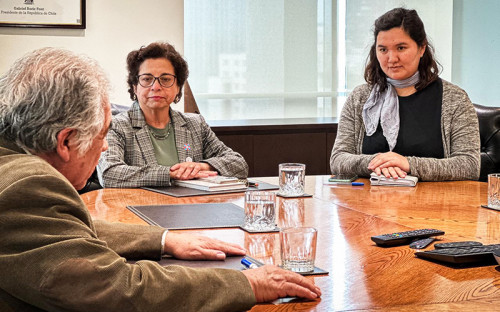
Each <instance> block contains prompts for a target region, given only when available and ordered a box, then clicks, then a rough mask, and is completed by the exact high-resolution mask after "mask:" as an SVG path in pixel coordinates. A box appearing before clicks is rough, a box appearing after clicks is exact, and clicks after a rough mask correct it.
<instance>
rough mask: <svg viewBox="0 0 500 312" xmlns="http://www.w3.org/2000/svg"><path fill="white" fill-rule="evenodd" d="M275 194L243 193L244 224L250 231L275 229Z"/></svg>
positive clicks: (262, 192)
mask: <svg viewBox="0 0 500 312" xmlns="http://www.w3.org/2000/svg"><path fill="white" fill-rule="evenodd" d="M275 203H276V194H275V193H273V192H264V191H250V192H246V193H245V222H244V224H243V227H244V228H245V229H247V230H250V231H272V230H274V229H275V228H276V212H275V211H276V209H275V205H276V204H275Z"/></svg>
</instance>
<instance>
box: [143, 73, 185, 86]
mask: <svg viewBox="0 0 500 312" xmlns="http://www.w3.org/2000/svg"><path fill="white" fill-rule="evenodd" d="M141 76H149V77H153V82H152V83H151V84H150V85H149V86H144V85H142V84H141ZM162 76H171V77H174V79H173V80H172V84H171V85H170V86H168V87H167V86H164V85H163V84H162V83H161V80H160V78H161V77H162ZM176 79H177V76H176V75H172V74H161V75H160V76H158V77H155V76H153V75H152V74H141V75H137V83H138V84H139V85H140V86H141V87H143V88H151V87H152V86H153V85H154V84H155V82H156V81H158V83H159V84H160V86H162V87H163V88H171V87H172V86H173V85H174V84H175V80H176Z"/></svg>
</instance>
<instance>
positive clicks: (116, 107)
mask: <svg viewBox="0 0 500 312" xmlns="http://www.w3.org/2000/svg"><path fill="white" fill-rule="evenodd" d="M129 108H130V107H128V106H125V105H120V104H114V103H111V114H112V115H116V114H119V113H121V112H124V111H127V110H128V109H129ZM99 189H102V186H101V184H100V183H99V178H98V177H97V169H96V170H94V172H93V173H92V175H91V176H90V178H89V179H88V180H87V184H86V185H85V186H84V187H83V188H82V189H81V190H79V191H78V194H84V193H87V192H90V191H94V190H99Z"/></svg>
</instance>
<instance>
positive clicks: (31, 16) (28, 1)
mask: <svg viewBox="0 0 500 312" xmlns="http://www.w3.org/2000/svg"><path fill="white" fill-rule="evenodd" d="M85 8H86V0H2V1H0V27H36V28H74V29H85V28H86V17H85Z"/></svg>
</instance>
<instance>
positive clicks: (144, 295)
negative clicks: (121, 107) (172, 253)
mask: <svg viewBox="0 0 500 312" xmlns="http://www.w3.org/2000/svg"><path fill="white" fill-rule="evenodd" d="M7 146H8V147H7ZM0 176H1V177H2V178H1V179H0V237H1V239H0V311H2V312H9V311H28V312H29V311H86V312H90V311H99V312H102V311H120V312H123V311H148V312H152V311H239V310H246V309H249V308H250V307H252V305H253V304H255V297H254V295H253V292H252V289H251V287H250V284H249V283H248V280H247V279H246V278H245V276H244V275H243V274H242V273H241V272H239V271H235V270H225V269H191V268H186V267H181V266H168V267H161V266H160V265H158V264H157V263H156V262H152V261H147V260H142V261H138V262H136V264H128V263H127V262H126V261H125V258H122V257H127V258H135V259H147V258H153V259H159V257H160V252H161V251H160V248H161V235H162V233H163V231H164V229H162V228H160V227H153V226H142V225H126V224H119V223H107V222H99V221H95V222H93V221H92V219H91V217H90V215H89V212H88V210H87V208H86V207H85V205H84V203H83V202H82V200H81V199H80V197H79V195H78V193H77V192H76V191H75V189H74V188H73V187H72V185H71V184H70V183H69V182H68V181H67V180H66V178H65V177H64V176H62V175H61V174H60V173H59V172H58V171H56V170H55V169H54V168H53V167H51V166H50V165H49V164H48V163H47V162H45V161H44V160H42V159H41V158H39V157H36V156H30V155H26V154H22V152H20V151H19V149H18V148H17V147H15V146H12V144H9V143H6V142H2V141H1V140H0ZM167 239H168V236H167Z"/></svg>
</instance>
